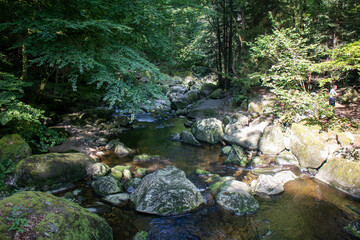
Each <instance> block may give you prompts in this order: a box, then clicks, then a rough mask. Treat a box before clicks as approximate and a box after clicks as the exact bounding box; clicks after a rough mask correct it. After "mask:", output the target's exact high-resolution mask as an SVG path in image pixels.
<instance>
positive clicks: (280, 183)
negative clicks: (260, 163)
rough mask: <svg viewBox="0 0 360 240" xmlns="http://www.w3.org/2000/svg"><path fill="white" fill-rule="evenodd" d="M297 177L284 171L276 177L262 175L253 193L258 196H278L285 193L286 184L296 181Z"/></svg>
mask: <svg viewBox="0 0 360 240" xmlns="http://www.w3.org/2000/svg"><path fill="white" fill-rule="evenodd" d="M295 178H296V175H295V174H294V173H293V172H291V171H283V172H279V173H276V174H275V175H274V176H271V175H266V174H261V175H260V177H259V178H258V180H257V181H256V184H254V186H253V191H254V192H255V193H256V194H258V195H262V196H264V195H276V194H280V193H282V192H283V191H284V184H285V183H287V182H288V181H291V180H294V179H295Z"/></svg>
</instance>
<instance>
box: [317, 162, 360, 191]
mask: <svg viewBox="0 0 360 240" xmlns="http://www.w3.org/2000/svg"><path fill="white" fill-rule="evenodd" d="M359 172H360V163H359V162H354V161H348V160H346V159H343V158H331V159H329V160H327V162H326V163H325V164H324V165H323V166H322V167H321V168H320V171H319V172H318V173H317V174H316V176H315V178H316V179H318V180H320V181H322V182H325V183H327V184H329V185H331V186H333V187H335V188H337V189H338V190H341V191H343V192H346V193H348V194H350V195H351V196H354V197H357V198H359V197H360V175H359Z"/></svg>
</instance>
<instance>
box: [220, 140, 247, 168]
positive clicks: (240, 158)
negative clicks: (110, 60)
mask: <svg viewBox="0 0 360 240" xmlns="http://www.w3.org/2000/svg"><path fill="white" fill-rule="evenodd" d="M224 163H232V164H238V165H240V166H246V164H248V163H249V160H248V158H247V156H246V155H245V153H244V150H243V149H242V148H241V147H239V146H237V145H232V146H231V150H230V152H229V154H228V156H227V158H226V159H225V161H224Z"/></svg>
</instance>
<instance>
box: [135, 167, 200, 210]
mask: <svg viewBox="0 0 360 240" xmlns="http://www.w3.org/2000/svg"><path fill="white" fill-rule="evenodd" d="M130 200H131V201H132V202H133V203H134V204H135V206H136V210H137V211H139V212H144V213H150V214H157V215H176V214H181V213H184V212H188V211H191V210H193V209H195V208H197V207H198V206H200V205H201V204H203V203H204V199H203V197H202V195H201V193H200V192H199V191H198V190H197V189H196V187H195V185H194V184H193V183H191V182H190V181H189V180H188V179H187V178H186V176H185V173H184V172H183V171H181V170H179V169H177V168H176V167H166V168H163V169H159V170H157V171H155V172H153V173H151V174H148V175H146V176H145V177H144V178H143V179H142V181H141V183H140V185H139V186H138V187H137V188H136V189H135V191H134V192H133V193H132V194H131V195H130Z"/></svg>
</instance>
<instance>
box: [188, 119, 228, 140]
mask: <svg viewBox="0 0 360 240" xmlns="http://www.w3.org/2000/svg"><path fill="white" fill-rule="evenodd" d="M191 132H192V134H193V135H194V136H195V138H196V139H198V140H200V141H204V142H208V143H211V144H216V143H218V142H219V141H221V139H222V135H223V133H224V125H223V123H222V122H221V121H220V120H218V119H216V118H208V119H203V120H199V121H197V122H196V123H195V124H194V125H193V126H192V128H191Z"/></svg>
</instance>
